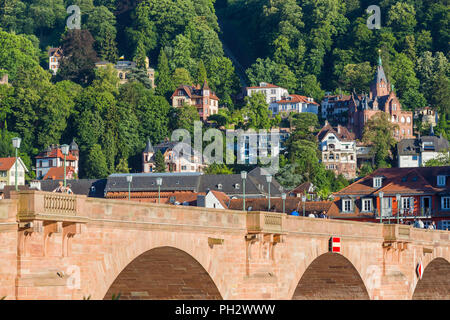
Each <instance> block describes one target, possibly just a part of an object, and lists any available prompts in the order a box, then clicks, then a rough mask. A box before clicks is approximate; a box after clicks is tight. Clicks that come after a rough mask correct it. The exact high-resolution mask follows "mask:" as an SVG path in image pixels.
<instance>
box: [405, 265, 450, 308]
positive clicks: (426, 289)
mask: <svg viewBox="0 0 450 320" xmlns="http://www.w3.org/2000/svg"><path fill="white" fill-rule="evenodd" d="M449 275H450V263H449V262H448V261H447V260H446V259H444V258H435V259H433V260H432V261H431V262H430V263H428V265H427V266H426V267H425V269H424V272H423V276H422V279H420V280H419V281H417V284H416V287H415V289H414V293H413V296H412V299H413V300H450V277H449Z"/></svg>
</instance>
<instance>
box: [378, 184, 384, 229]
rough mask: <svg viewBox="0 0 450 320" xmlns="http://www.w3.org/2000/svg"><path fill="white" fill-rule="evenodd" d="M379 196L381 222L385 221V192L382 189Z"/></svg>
mask: <svg viewBox="0 0 450 320" xmlns="http://www.w3.org/2000/svg"><path fill="white" fill-rule="evenodd" d="M378 196H379V197H380V223H382V222H383V196H384V192H383V191H380V192H378Z"/></svg>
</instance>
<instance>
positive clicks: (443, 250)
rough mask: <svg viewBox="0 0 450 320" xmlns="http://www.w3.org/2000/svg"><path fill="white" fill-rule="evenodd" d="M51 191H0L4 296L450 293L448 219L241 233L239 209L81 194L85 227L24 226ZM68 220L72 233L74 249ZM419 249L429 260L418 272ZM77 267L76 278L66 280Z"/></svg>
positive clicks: (318, 223) (295, 224)
mask: <svg viewBox="0 0 450 320" xmlns="http://www.w3.org/2000/svg"><path fill="white" fill-rule="evenodd" d="M45 194H46V193H44V192H36V191H27V192H24V193H21V194H20V197H18V196H17V197H16V199H13V200H2V201H1V202H0V223H4V222H8V224H7V225H6V224H3V225H1V224H0V250H1V251H0V252H1V255H0V297H1V296H3V295H6V296H7V298H12V299H14V298H16V299H82V298H83V297H87V296H89V295H91V298H93V299H103V298H104V297H105V295H106V297H107V298H108V297H110V296H111V295H112V294H113V293H118V292H114V291H115V290H118V291H120V292H121V293H123V298H126V299H148V298H158V299H159V298H161V299H163V298H165V299H169V298H171V299H176V298H183V299H184V298H186V299H189V298H194V299H200V298H201V299H217V298H223V299H292V298H295V299H298V298H302V299H303V298H308V299H317V298H321V299H323V298H328V299H363V298H370V299H411V298H413V295H414V298H418V299H424V298H436V297H437V298H439V299H450V296H449V293H448V289H449V287H450V283H449V277H448V276H447V277H442V274H446V275H448V274H449V271H450V264H449V263H448V261H449V260H450V249H449V248H450V240H449V236H450V232H448V231H438V230H434V231H431V230H418V229H413V228H410V229H409V231H408V232H409V236H408V237H409V238H408V241H406V242H407V244H406V247H403V244H402V241H400V242H399V241H393V242H392V243H391V244H390V245H391V246H386V247H383V244H384V245H388V244H389V243H387V242H386V241H385V240H386V239H385V237H386V234H389V232H394V231H395V232H397V231H396V230H397V229H392V227H394V226H383V225H379V224H374V223H361V222H352V221H342V220H324V219H314V218H306V217H293V216H283V218H282V226H283V228H282V229H283V230H282V234H281V236H279V235H275V236H276V237H274V236H273V234H271V233H270V232H269V233H267V232H266V233H264V231H261V232H256V233H255V232H253V233H252V235H253V236H254V239H253V240H250V239H247V240H246V236H247V235H248V231H247V217H246V214H245V213H244V212H241V211H227V210H217V209H205V208H196V207H185V206H171V205H158V204H148V203H147V204H144V203H137V202H125V201H120V200H105V199H93V198H88V199H86V198H85V197H81V196H77V197H76V199H77V200H76V201H77V206H78V209H77V219H80V221H82V222H81V227H78V229H77V228H75V227H74V226H73V225H70V222H66V223H65V224H64V225H63V230H64V231H63V232H61V233H58V232H56V231H57V228H56V227H55V225H53V224H49V225H48V226H51V227H55V229H54V231H55V232H54V233H51V234H50V236H49V237H48V236H46V234H45V232H37V231H35V232H32V233H31V235H27V236H25V231H23V230H21V231H18V226H17V223H16V216H17V212H18V210H22V209H23V208H24V207H27V208H28V206H29V207H31V208H33V210H35V211H33V212H37V211H39V210H41V211H39V212H44V211H45V208H44V207H43V205H42V204H41V203H40V202H39V201H41V200H39V199H44V196H45ZM19 198H20V201H19ZM18 203H20V208H22V209H20V208H19V209H18V208H17V204H18ZM36 208H38V209H36ZM36 210H37V211H36ZM42 210H43V211H42ZM20 212H22V211H20ZM271 214H272V213H271ZM65 217H66V218H67V216H65ZM66 218H64V217H63V219H66ZM67 219H70V218H67ZM67 219H66V220H67ZM67 221H68V220H67ZM260 221H264V218H263V219H262V220H260ZM395 228H397V227H395ZM65 230H70V232H73V234H74V236H73V237H72V238H69V240H68V243H69V244H68V246H67V247H64V248H66V251H67V252H68V253H69V254H68V255H67V254H64V253H65V251H64V250H63V245H62V243H63V239H65V238H66V237H65V236H64V235H65V233H64V232H65ZM28 231H30V229H28ZM80 231H81V233H80ZM406 231H407V230H406ZM403 232H405V230H403ZM331 236H339V237H341V241H342V247H341V251H342V254H331V253H328V241H329V238H330V237H331ZM211 239H212V240H211ZM214 239H215V240H214ZM221 240H223V243H221V244H219V243H220V242H221ZM208 241H213V243H214V241H216V242H215V243H216V244H214V245H210V243H209V242H208ZM44 248H45V250H44ZM17 252H19V254H18V253H17ZM63 254H64V255H63ZM419 261H422V263H423V265H424V267H425V268H427V266H428V265H430V268H429V269H425V275H424V278H423V280H421V282H419V281H418V278H417V275H416V273H415V267H416V265H417V263H418V262H419ZM436 261H437V262H439V263H437V262H436ZM74 267H75V269H76V268H79V274H80V288H79V289H78V288H72V289H70V288H68V286H67V283H68V280H69V279H73V278H71V275H70V274H69V271H73V270H74V269H73V268H74ZM71 268H72V270H71ZM147 270H153V272H151V273H149V272H148V271H147ZM303 276H305V277H303ZM138 278H139V279H141V280H142V279H144V280H142V281H141V280H139V281H137V279H138ZM342 280H344V281H342ZM437 283H439V285H437ZM155 284H157V285H155ZM416 287H417V289H416ZM432 288H434V289H432ZM416 290H417V291H416Z"/></svg>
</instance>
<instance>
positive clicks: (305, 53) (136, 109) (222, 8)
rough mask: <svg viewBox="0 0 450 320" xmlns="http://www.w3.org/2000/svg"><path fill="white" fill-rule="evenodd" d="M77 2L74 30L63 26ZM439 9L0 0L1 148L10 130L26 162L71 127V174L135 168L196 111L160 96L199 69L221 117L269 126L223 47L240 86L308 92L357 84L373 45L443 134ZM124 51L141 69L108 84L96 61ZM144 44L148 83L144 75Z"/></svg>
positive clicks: (445, 47) (444, 54)
mask: <svg viewBox="0 0 450 320" xmlns="http://www.w3.org/2000/svg"><path fill="white" fill-rule="evenodd" d="M376 3H378V5H379V6H380V7H381V26H382V27H381V29H379V30H369V29H368V28H367V26H366V20H367V17H368V14H367V13H366V12H365V10H366V8H367V7H368V6H369V5H371V4H376ZM73 4H75V5H78V6H79V7H80V10H81V15H82V21H81V30H78V31H76V30H75V31H73V30H72V31H71V30H68V29H67V27H66V20H67V18H68V17H69V15H70V14H68V13H67V12H66V8H67V7H68V6H70V5H73ZM449 21H450V8H449V6H448V1H447V0H434V1H429V0H401V1H400V0H383V1H368V0H215V1H214V0H139V1H135V0H0V74H3V73H8V75H9V79H10V83H11V86H0V123H1V125H2V132H1V136H0V155H2V156H3V155H8V154H10V153H11V152H12V149H11V146H10V138H11V136H14V135H20V136H21V137H22V138H23V147H22V148H21V154H22V156H23V158H24V160H25V162H26V164H27V165H28V166H29V167H30V166H31V165H32V163H31V159H32V158H33V157H34V156H35V155H36V154H37V153H38V152H39V151H40V150H43V149H44V148H45V147H46V146H48V145H49V144H51V143H70V141H71V140H72V138H75V140H76V141H77V143H78V144H79V146H80V149H81V154H82V155H83V156H82V158H81V166H80V168H81V172H80V177H103V176H106V175H107V174H109V173H111V172H128V171H130V170H131V171H139V170H140V168H141V166H140V153H141V151H142V150H143V148H144V146H145V143H146V140H147V139H148V138H150V139H151V141H152V143H153V144H155V143H158V142H160V141H162V140H163V139H164V138H165V137H168V136H170V133H171V131H172V130H173V129H174V128H179V127H182V128H187V129H190V130H191V129H192V123H193V121H194V120H196V119H198V114H196V112H195V111H194V110H192V108H180V109H177V110H173V108H171V107H170V99H169V98H170V95H171V94H172V93H173V90H174V89H175V87H176V86H177V85H179V84H182V83H184V84H186V83H187V84H194V83H202V82H203V80H205V79H207V80H208V84H209V85H210V87H211V89H212V90H214V91H216V93H217V95H218V96H219V98H220V99H221V105H222V106H224V107H226V108H222V109H221V111H220V115H219V116H216V117H215V121H217V122H218V123H220V124H228V125H235V124H236V125H238V126H239V125H242V113H241V110H242V109H245V111H246V112H247V113H252V114H253V115H254V117H253V118H254V119H255V121H254V122H253V123H251V124H250V126H251V127H254V128H267V127H271V126H274V125H277V124H278V123H279V122H278V121H277V119H272V120H270V121H269V119H268V111H267V106H266V105H264V103H262V102H261V101H259V100H258V99H256V98H255V99H252V100H247V101H246V105H244V104H242V103H239V102H237V101H236V100H235V99H234V97H235V96H236V95H237V94H239V92H240V90H241V89H240V85H239V78H238V75H237V72H236V70H237V68H235V65H233V62H232V60H231V59H230V57H227V56H226V54H225V51H224V47H225V46H224V45H226V46H227V47H228V48H229V49H230V50H231V52H232V53H233V56H234V59H235V60H234V63H235V64H236V63H239V65H240V66H243V68H245V69H246V70H245V71H243V72H242V70H241V68H239V70H240V74H239V76H241V77H242V76H244V77H245V78H246V82H247V83H248V84H250V85H255V84H257V83H258V82H260V81H266V82H271V83H274V84H276V85H280V86H283V87H286V88H287V89H289V91H290V92H292V93H294V92H295V93H299V94H304V95H308V96H312V97H314V98H315V99H316V100H317V101H320V99H321V98H322V97H323V95H324V93H325V91H332V92H343V93H345V92H351V91H353V90H356V92H358V93H360V92H363V91H366V92H367V90H368V85H369V82H370V81H371V80H372V78H373V72H374V66H375V65H376V63H377V59H378V51H379V50H381V51H380V52H381V57H382V60H383V66H384V69H385V71H386V74H387V76H388V77H389V79H390V81H391V82H392V84H393V85H394V86H395V91H396V93H397V95H398V96H399V98H400V100H401V102H402V103H403V107H404V108H405V109H409V110H414V109H415V108H419V107H423V106H427V105H430V106H432V107H433V108H435V109H437V110H438V111H439V115H440V121H439V125H438V127H437V128H436V130H435V132H436V133H437V134H440V133H443V134H444V135H446V136H447V137H448V135H449V129H450V125H449V123H448V122H449V121H448V120H447V119H450V114H449V113H450V106H449V103H450V97H449V95H450V87H449V76H450V67H449V63H448V58H449V43H450V28H449ZM49 47H62V48H63V50H64V52H65V56H66V55H67V58H64V59H63V61H62V62H61V68H60V72H59V73H58V75H57V76H56V77H52V76H51V74H50V72H49V71H48V70H47V69H48V55H47V49H48V48H49ZM120 56H124V57H125V59H126V60H133V61H136V62H137V64H138V69H137V70H135V72H133V75H132V79H133V80H135V81H131V82H130V83H128V84H126V85H121V86H118V85H117V77H115V76H114V71H113V70H111V69H106V70H103V71H100V70H98V71H96V70H95V68H94V63H95V62H96V61H99V60H107V61H110V62H116V61H117V59H118V57H120ZM146 56H147V57H149V59H150V65H151V66H152V67H154V68H155V70H156V72H155V75H156V85H157V88H156V89H155V90H153V89H151V88H150V87H149V86H148V83H147V82H146V81H145V79H144V78H145V77H142V67H143V61H144V59H145V57H146ZM305 137H308V139H309V138H311V139H314V137H313V136H311V137H309V136H308V135H306V133H305ZM313 149H314V148H313V146H311V150H313ZM312 152H313V151H312ZM292 154H295V152H294V151H292ZM292 165H293V164H292ZM305 179H306V178H305ZM307 179H310V177H309V176H308V177H307Z"/></svg>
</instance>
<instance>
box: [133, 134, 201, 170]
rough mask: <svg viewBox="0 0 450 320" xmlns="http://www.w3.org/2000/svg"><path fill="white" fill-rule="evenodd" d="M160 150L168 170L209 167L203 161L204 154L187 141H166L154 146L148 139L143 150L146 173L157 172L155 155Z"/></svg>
mask: <svg viewBox="0 0 450 320" xmlns="http://www.w3.org/2000/svg"><path fill="white" fill-rule="evenodd" d="M158 151H160V152H161V154H162V155H163V157H164V163H165V165H166V171H167V172H201V171H203V169H204V168H206V167H207V165H206V164H205V163H204V162H203V157H202V155H201V154H200V153H198V152H196V151H195V150H194V149H193V148H191V147H190V146H189V145H187V144H186V143H182V142H173V141H165V142H163V143H160V144H158V145H157V146H155V147H152V145H151V142H150V140H148V141H147V145H146V147H145V149H144V151H143V152H142V166H143V167H142V171H143V172H144V173H151V172H155V170H156V159H155V157H156V153H157V152H158ZM184 154H186V155H184Z"/></svg>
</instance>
